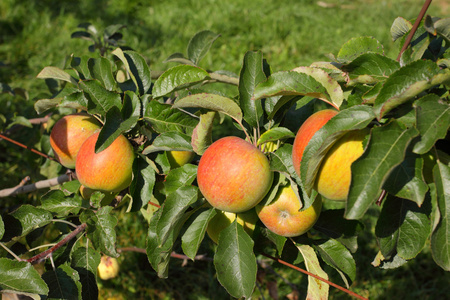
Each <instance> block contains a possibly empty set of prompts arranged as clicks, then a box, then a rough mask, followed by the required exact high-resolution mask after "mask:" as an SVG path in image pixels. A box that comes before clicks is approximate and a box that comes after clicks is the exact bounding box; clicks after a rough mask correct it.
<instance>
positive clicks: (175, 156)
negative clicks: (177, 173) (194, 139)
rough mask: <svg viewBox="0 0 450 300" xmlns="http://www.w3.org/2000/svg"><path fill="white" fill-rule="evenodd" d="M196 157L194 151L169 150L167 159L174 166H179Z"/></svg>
mask: <svg viewBox="0 0 450 300" xmlns="http://www.w3.org/2000/svg"><path fill="white" fill-rule="evenodd" d="M194 157H195V152H193V151H167V159H168V160H169V163H170V166H171V167H172V168H179V167H181V166H184V165H185V164H187V163H190V162H191V161H192V160H193V159H194Z"/></svg>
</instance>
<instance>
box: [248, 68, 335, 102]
mask: <svg viewBox="0 0 450 300" xmlns="http://www.w3.org/2000/svg"><path fill="white" fill-rule="evenodd" d="M292 95H302V96H311V97H314V98H319V99H321V100H324V101H327V102H328V103H331V99H330V95H329V94H328V91H327V90H326V88H325V87H324V86H323V85H322V84H321V83H320V82H318V81H317V80H316V79H314V77H312V76H310V75H308V74H305V73H298V72H295V71H284V72H277V73H274V74H272V75H271V76H269V77H268V78H267V80H266V81H263V82H261V83H260V84H258V85H257V86H256V88H255V92H254V95H253V99H254V100H258V99H261V98H267V97H273V96H292Z"/></svg>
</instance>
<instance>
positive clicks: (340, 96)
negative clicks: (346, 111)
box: [293, 67, 344, 109]
mask: <svg viewBox="0 0 450 300" xmlns="http://www.w3.org/2000/svg"><path fill="white" fill-rule="evenodd" d="M293 71H295V72H299V73H305V74H307V75H310V76H312V77H313V78H314V79H315V80H317V81H318V82H320V83H321V84H322V86H323V87H325V89H326V90H327V93H328V95H330V101H329V102H328V101H327V102H328V103H329V104H331V105H332V106H334V107H335V108H337V109H339V107H340V106H341V104H342V102H343V101H344V92H343V90H342V88H341V86H340V85H339V83H338V82H337V81H336V80H335V79H333V78H332V77H331V76H330V75H329V74H328V73H327V72H325V71H324V70H322V69H319V68H313V67H298V68H295V69H293Z"/></svg>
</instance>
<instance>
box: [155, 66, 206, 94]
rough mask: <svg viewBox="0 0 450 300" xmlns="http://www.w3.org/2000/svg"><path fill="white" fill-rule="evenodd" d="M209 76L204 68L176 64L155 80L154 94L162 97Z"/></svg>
mask: <svg viewBox="0 0 450 300" xmlns="http://www.w3.org/2000/svg"><path fill="white" fill-rule="evenodd" d="M208 78H209V74H208V72H207V71H205V70H203V69H202V68H199V67H196V66H189V65H179V66H175V67H172V68H170V69H169V70H167V71H165V72H164V73H163V74H162V75H161V76H159V78H158V79H157V80H156V81H155V85H154V86H153V90H152V95H153V98H158V97H162V96H165V95H167V94H170V93H172V92H174V91H177V90H180V89H184V88H187V87H190V86H193V85H196V84H198V83H199V82H202V81H203V80H205V79H208Z"/></svg>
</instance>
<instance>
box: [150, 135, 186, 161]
mask: <svg viewBox="0 0 450 300" xmlns="http://www.w3.org/2000/svg"><path fill="white" fill-rule="evenodd" d="M173 150H179V151H192V146H191V137H190V136H188V135H186V134H183V133H180V132H175V131H171V132H164V133H161V134H160V135H158V136H157V137H156V138H155V139H154V140H153V143H152V144H151V145H149V146H147V147H146V148H145V149H144V150H143V151H142V154H144V155H147V154H149V153H152V152H158V151H173Z"/></svg>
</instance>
